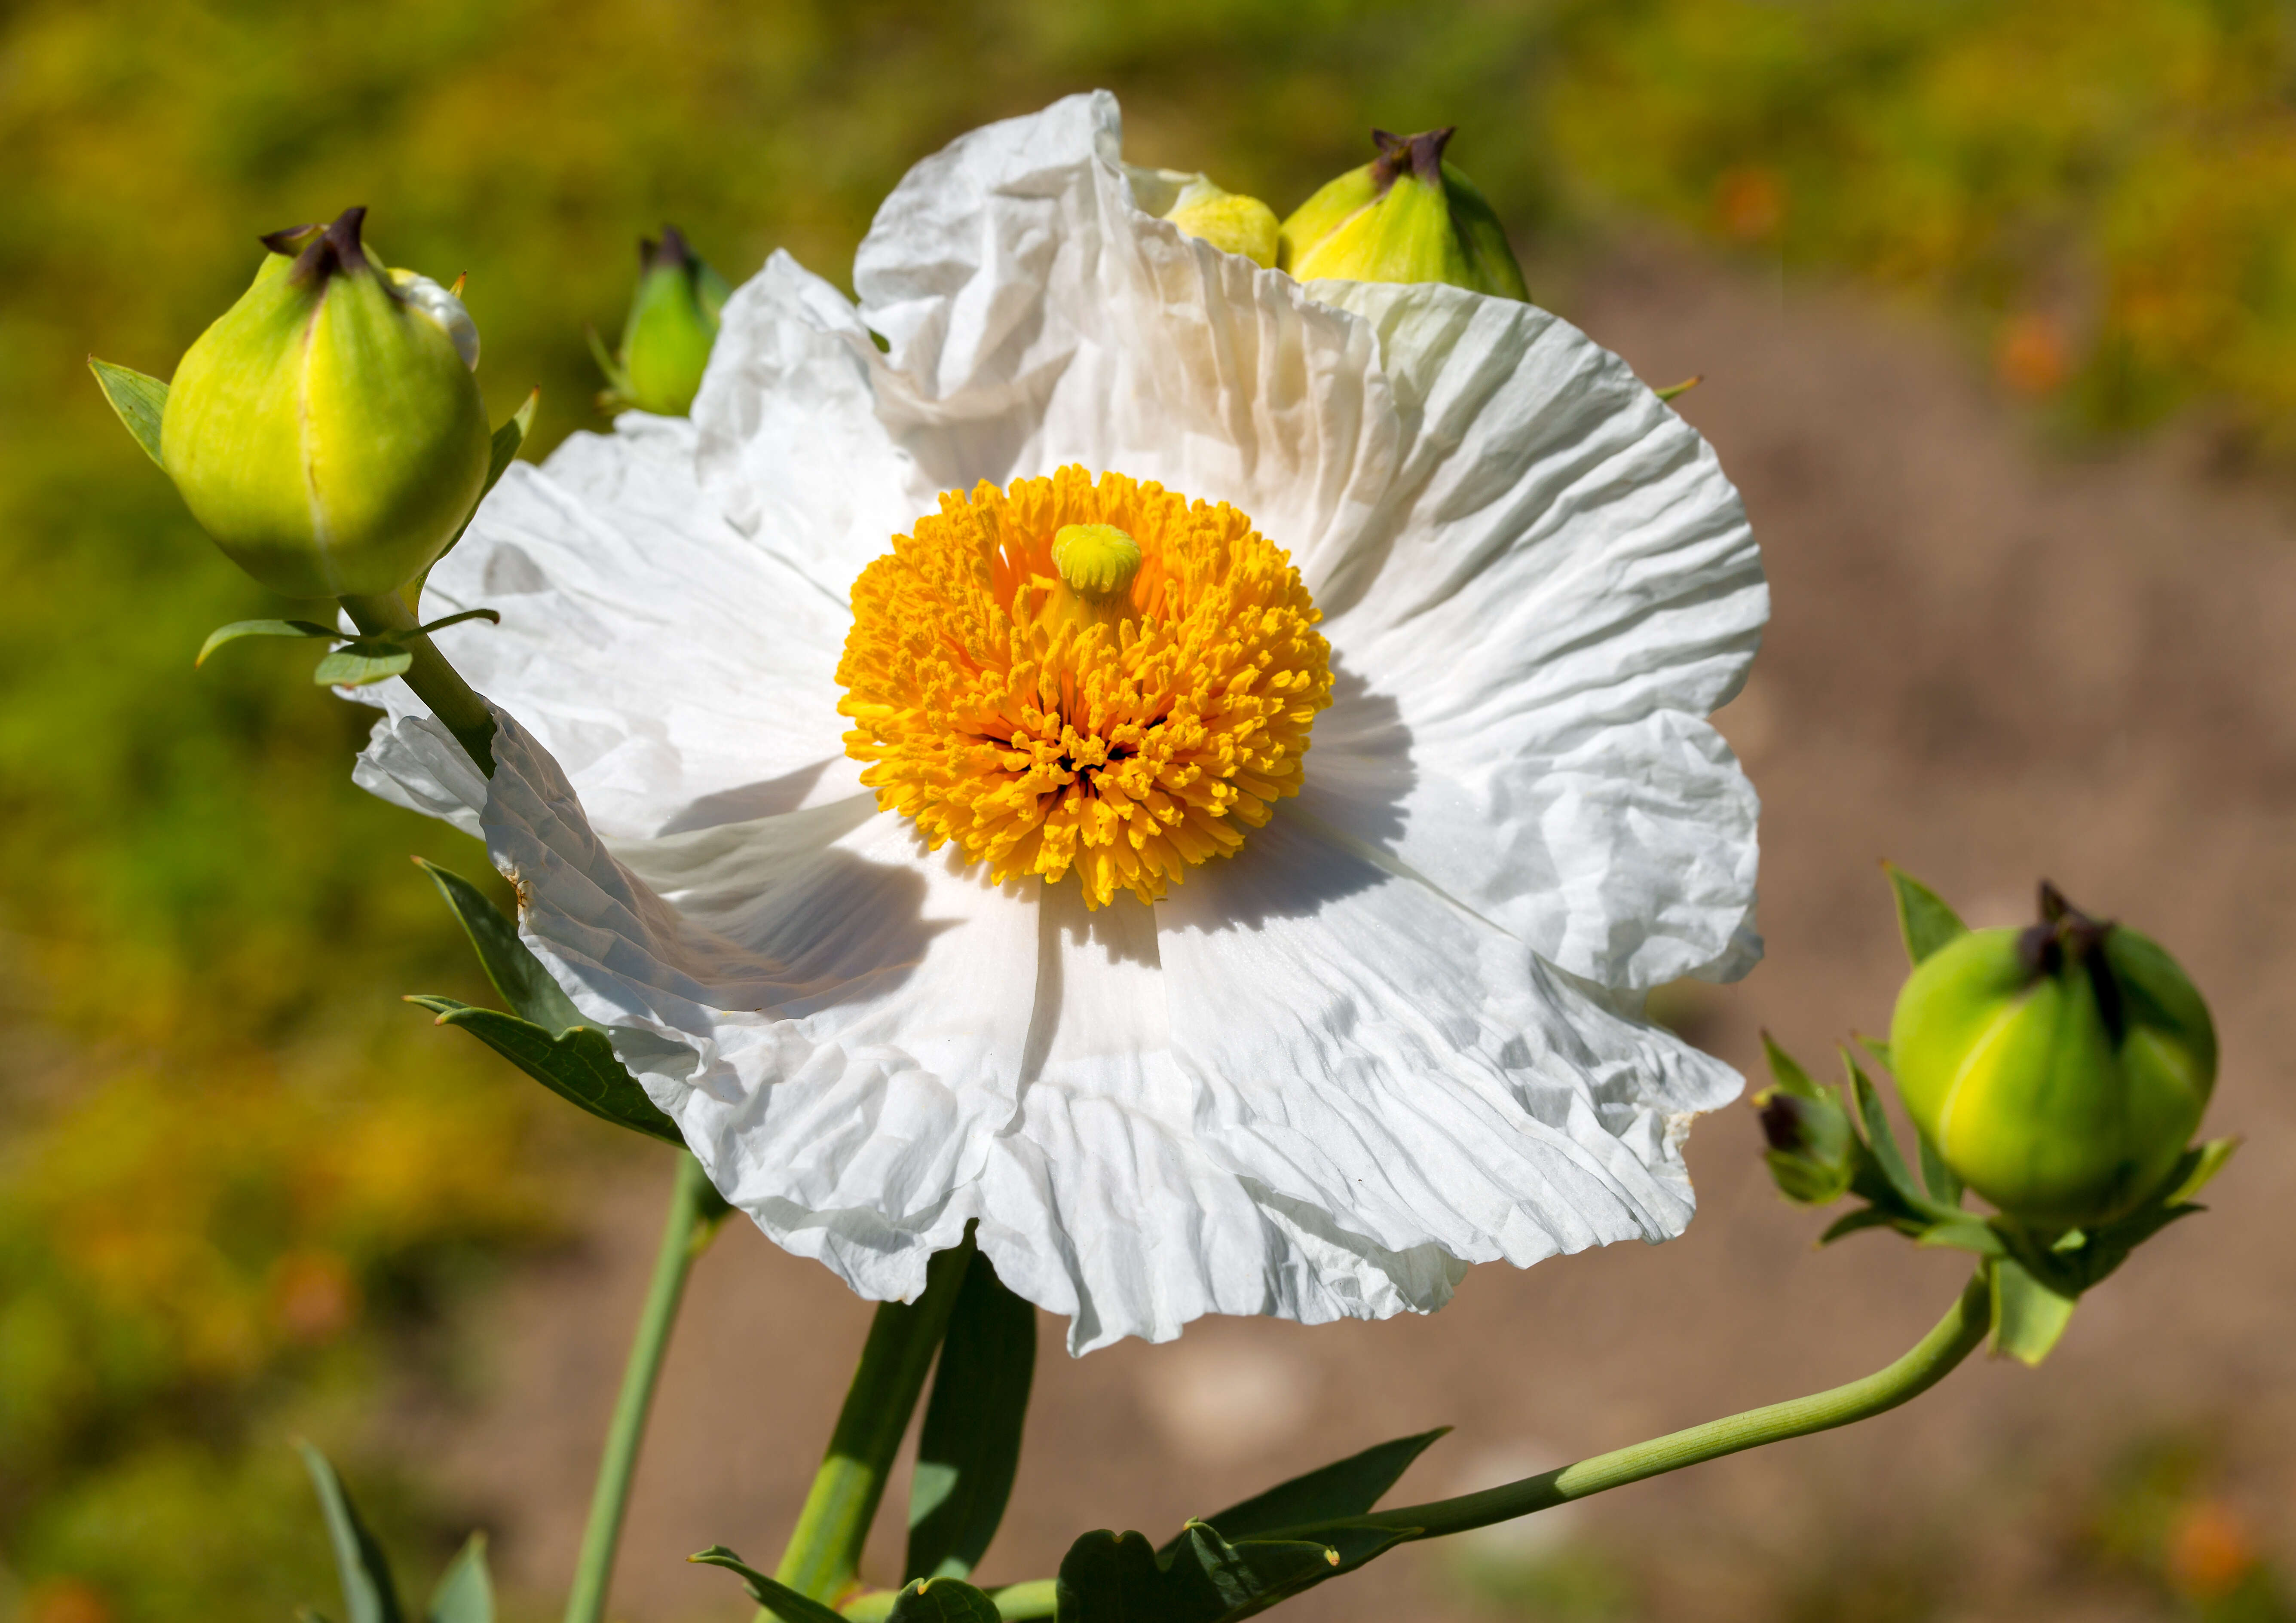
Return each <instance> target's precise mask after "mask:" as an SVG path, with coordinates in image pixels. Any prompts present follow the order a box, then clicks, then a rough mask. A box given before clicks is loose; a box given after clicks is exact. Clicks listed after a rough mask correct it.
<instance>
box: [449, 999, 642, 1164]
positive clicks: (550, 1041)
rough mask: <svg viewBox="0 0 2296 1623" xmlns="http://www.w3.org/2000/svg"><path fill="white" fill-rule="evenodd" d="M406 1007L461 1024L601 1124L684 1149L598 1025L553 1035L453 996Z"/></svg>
mask: <svg viewBox="0 0 2296 1623" xmlns="http://www.w3.org/2000/svg"><path fill="white" fill-rule="evenodd" d="M406 1001H407V1002H408V1003H411V1004H416V1005H417V1006H418V1007H421V1008H425V1009H428V1010H430V1012H432V1013H434V1014H436V1015H437V1016H438V1017H439V1024H440V1025H442V1026H457V1027H460V1028H461V1029H463V1030H465V1031H468V1032H469V1033H470V1034H471V1036H472V1037H477V1038H478V1039H479V1040H480V1042H482V1043H484V1044H485V1045H487V1046H488V1047H489V1048H491V1049H493V1050H494V1051H495V1052H496V1053H498V1054H500V1055H502V1056H503V1058H504V1059H506V1060H508V1061H509V1062H511V1063H512V1064H513V1065H515V1066H517V1067H518V1068H519V1069H520V1070H522V1071H524V1072H526V1074H527V1075H528V1076H529V1077H532V1078H534V1079H535V1080H536V1081H537V1082H539V1083H541V1084H542V1085H543V1086H545V1087H546V1088H548V1089H549V1090H550V1091H551V1092H552V1093H553V1094H557V1095H558V1096H559V1097H560V1098H562V1099H563V1100H565V1101H566V1102H568V1103H570V1104H575V1105H578V1106H580V1107H581V1108H582V1109H583V1110H586V1111H589V1112H590V1114H592V1115H593V1116H595V1117H598V1118H599V1119H602V1120H605V1121H611V1122H612V1123H613V1124H614V1125H615V1126H616V1127H627V1128H629V1129H630V1130H631V1131H632V1132H634V1133H644V1134H645V1135H647V1136H648V1137H650V1138H659V1139H660V1140H661V1141H662V1142H663V1143H670V1144H676V1146H677V1147H678V1148H679V1149H681V1150H682V1149H684V1148H685V1135H684V1134H682V1133H680V1132H679V1131H678V1130H677V1124H676V1122H674V1121H672V1120H671V1119H669V1117H668V1115H666V1114H665V1113H664V1112H663V1111H662V1109H661V1107H660V1105H658V1104H656V1103H655V1102H653V1101H652V1099H649V1098H648V1097H646V1092H645V1089H644V1088H642V1087H640V1086H638V1085H637V1081H636V1078H633V1077H632V1076H631V1075H630V1073H629V1072H628V1071H627V1070H625V1069H624V1068H623V1065H622V1062H621V1060H620V1058H619V1056H617V1055H616V1054H615V1053H614V1045H613V1044H612V1042H611V1041H610V1040H609V1039H608V1038H607V1036H606V1034H605V1033H604V1032H603V1031H601V1030H599V1029H597V1028H596V1027H594V1026H575V1027H572V1028H570V1029H568V1030H566V1031H563V1032H561V1033H559V1034H558V1035H557V1036H554V1037H553V1035H551V1033H549V1032H547V1031H545V1030H544V1029H542V1028H541V1027H540V1026H537V1025H536V1024H535V1023H534V1022H533V1021H524V1020H521V1019H519V1018H518V1017H517V1016H516V1015H514V1014H504V1013H503V1012H500V1011H499V1010H496V1009H474V1008H472V1007H471V1005H470V1004H463V1003H457V1002H455V1000H454V999H453V998H451V997H433V996H428V995H424V994H417V995H415V996H410V997H408V998H407V999H406Z"/></svg>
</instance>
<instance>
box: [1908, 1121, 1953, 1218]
mask: <svg viewBox="0 0 2296 1623" xmlns="http://www.w3.org/2000/svg"><path fill="white" fill-rule="evenodd" d="M1914 1137H1915V1141H1916V1142H1917V1143H1918V1144H1919V1146H1920V1150H1921V1158H1922V1186H1923V1188H1925V1189H1927V1190H1928V1191H1929V1192H1930V1196H1931V1199H1932V1200H1936V1201H1941V1202H1943V1203H1944V1204H1946V1205H1948V1206H1958V1205H1960V1204H1961V1196H1962V1185H1961V1175H1960V1174H1959V1173H1957V1172H1956V1171H1955V1170H1954V1169H1953V1168H1950V1167H1948V1166H1947V1165H1946V1164H1945V1157H1944V1156H1942V1155H1939V1153H1938V1149H1937V1146H1936V1145H1935V1144H1933V1143H1931V1142H1930V1135H1928V1134H1926V1133H1924V1132H1923V1131H1922V1130H1921V1129H1920V1128H1919V1127H1915V1129H1914Z"/></svg>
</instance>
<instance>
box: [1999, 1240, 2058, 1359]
mask: <svg viewBox="0 0 2296 1623" xmlns="http://www.w3.org/2000/svg"><path fill="white" fill-rule="evenodd" d="M2074 1305H2075V1299H2073V1298H2072V1297H2070V1296H2067V1295H2064V1294H2063V1293H2062V1292H2061V1291H2054V1290H2052V1289H2050V1288H2049V1287H2048V1286H2047V1285H2046V1284H2044V1283H2041V1282H2040V1281H2039V1280H2038V1279H2036V1278H2035V1277H2034V1276H2033V1275H2032V1274H2031V1273H2030V1271H2029V1270H2027V1268H2026V1267H2025V1266H2024V1265H2023V1264H2021V1263H2020V1262H2019V1261H2018V1260H2017V1259H2016V1258H2013V1257H2002V1258H1997V1259H1996V1260H1995V1262H1994V1264H1993V1351H1994V1353H1995V1354H1996V1355H1997V1356H2000V1355H2006V1356H2007V1357H2013V1358H2015V1359H2016V1360H2018V1362H2020V1363H2021V1364H2024V1365H2029V1366H2030V1365H2038V1364H2039V1363H2040V1362H2041V1360H2042V1359H2044V1358H2046V1357H2048V1356H2049V1354H2050V1352H2051V1350H2052V1349H2054V1348H2055V1346H2056V1344H2057V1341H2058V1340H2059V1339H2060V1338H2061V1337H2062V1336H2063V1334H2064V1333H2065V1326H2066V1325H2068V1324H2071V1322H2072V1316H2073V1307H2074Z"/></svg>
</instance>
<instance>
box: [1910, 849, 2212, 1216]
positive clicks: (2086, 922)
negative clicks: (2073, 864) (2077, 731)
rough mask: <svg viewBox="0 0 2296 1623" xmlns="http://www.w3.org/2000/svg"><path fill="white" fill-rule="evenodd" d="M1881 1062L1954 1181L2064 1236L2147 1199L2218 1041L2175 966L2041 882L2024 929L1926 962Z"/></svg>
mask: <svg viewBox="0 0 2296 1623" xmlns="http://www.w3.org/2000/svg"><path fill="white" fill-rule="evenodd" d="M1890 1066H1891V1069H1892V1070H1895V1071H1896V1072H1897V1076H1898V1088H1899V1090H1900V1092H1901V1093H1902V1094H1904V1097H1905V1102H1906V1110H1907V1114H1909V1115H1910V1116H1912V1117H1913V1119H1914V1121H1915V1125H1917V1126H1918V1127H1920V1128H1921V1129H1922V1131H1923V1133H1924V1134H1926V1135H1928V1136H1929V1139H1930V1142H1931V1143H1932V1144H1933V1145H1934V1146H1935V1147H1936V1149H1937V1151H1938V1153H1939V1155H1940V1156H1942V1157H1943V1158H1944V1160H1945V1162H1946V1164H1947V1165H1948V1166H1949V1167H1951V1168H1953V1169H1954V1171H1955V1172H1956V1173H1957V1174H1959V1175H1960V1176H1961V1178H1962V1180H1963V1181H1964V1183H1966V1184H1968V1185H1969V1186H1970V1187H1971V1188H1972V1189H1974V1190H1975V1191H1977V1193H1980V1194H1981V1195H1983V1196H1984V1197H1985V1198H1986V1199H1987V1200H1989V1201H1992V1202H1993V1203H1994V1204H1995V1205H1996V1206H1997V1207H1999V1208H2000V1209H2002V1210H2003V1211H2004V1212H2006V1213H2008V1214H2010V1215H2011V1216H2013V1217H2021V1218H2025V1219H2027V1220H2029V1221H2031V1222H2034V1223H2037V1224H2040V1225H2045V1226H2054V1227H2066V1228H2074V1227H2086V1226H2088V1225H2094V1224H2097V1223H2103V1222H2107V1221H2109V1220H2111V1219H2112V1218H2113V1217H2120V1216H2121V1215H2123V1214H2125V1213H2126V1212H2128V1210H2129V1209H2131V1208H2133V1207H2135V1206H2136V1205H2138V1204H2139V1203H2140V1202H2142V1201H2144V1198H2145V1197H2146V1196H2148V1195H2150V1194H2152V1193H2153V1192H2154V1191H2155V1190H2156V1189H2158V1188H2159V1187H2160V1185H2161V1182H2162V1181H2163V1180H2164V1179H2165V1178H2166V1177H2167V1176H2168V1175H2169V1170H2170V1169H2171V1168H2173V1167H2174V1166H2175V1165H2176V1164H2177V1158H2178V1156H2179V1155H2180V1154H2181V1153H2182V1152H2184V1149H2185V1143H2186V1142H2187V1141H2188V1140H2189V1139H2190V1138H2191V1136H2192V1135H2193V1131H2194V1128H2196V1127H2198V1126H2199V1125H2200V1120H2201V1113H2202V1110H2203V1109H2205V1108H2206V1106H2207V1104H2208V1099H2209V1093H2210V1088H2211V1087H2212V1086H2214V1084H2215V1081H2216V1069H2217V1040H2216V1029H2215V1027H2214V1025H2213V1024H2212V1023H2211V1021H2210V1018H2209V1011H2208V1005H2207V1004H2205V1003H2203V1002H2202V999H2201V995H2200V993H2199V992H2198V991H2197V990H2196V989H2194V986H2193V983H2192V982H2191V981H2190V980H2187V979H2186V978H2185V972H2184V971H2183V970H2181V969H2179V968H2178V967H2177V963H2176V961H2175V960H2174V959H2172V958H2171V957H2169V955H2168V954H2167V953H2165V952H2163V951H2162V950H2161V948H2160V947H2158V946H2156V945H2155V944H2154V943H2153V942H2152V941H2150V940H2148V939H2145V938H2144V937H2143V936H2141V935H2138V934H2137V933H2136V931H2135V930H2128V929H2126V928H2123V927H2121V926H2120V925H2117V924H2112V923H2099V922H2096V921H2095V920H2093V919H2089V918H2087V917H2085V916H2084V915H2083V914H2080V913H2079V912H2078V911H2076V910H2075V909H2073V908H2072V907H2071V906H2067V905H2066V902H2065V899H2064V898H2063V897H2062V896H2060V895H2059V894H2058V893H2057V892H2056V890H2055V889H2054V888H2053V887H2051V886H2048V885H2046V884H2045V885H2043V886H2042V888H2041V921H2040V922H2039V923H2038V924H2035V925H2034V926H2032V928H2030V929H2029V930H1972V931H1971V932H1969V933H1967V934H1965V935H1962V936H1959V937H1956V939H1953V940H1952V941H1950V942H1949V943H1948V944H1947V945H1945V946H1944V947H1939V948H1938V949H1937V950H1936V951H1935V952H1933V953H1931V955H1929V956H1928V957H1927V958H1925V959H1923V962H1922V963H1921V966H1920V967H1919V968H1918V969H1916V970H1915V971H1914V973H1913V974H1912V976H1911V977H1910V978H1909V979H1908V980H1907V982H1906V985H1905V988H1904V990H1902V991H1901V992H1900V993H1899V994H1898V1007H1897V1012H1896V1015H1895V1017H1894V1019H1893V1020H1892V1021H1891V1023H1890Z"/></svg>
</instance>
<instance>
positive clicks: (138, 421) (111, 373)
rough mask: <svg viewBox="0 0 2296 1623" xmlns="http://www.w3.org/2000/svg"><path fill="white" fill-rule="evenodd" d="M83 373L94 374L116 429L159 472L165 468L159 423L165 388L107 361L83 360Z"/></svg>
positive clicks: (163, 411) (164, 410) (164, 408)
mask: <svg viewBox="0 0 2296 1623" xmlns="http://www.w3.org/2000/svg"><path fill="white" fill-rule="evenodd" d="M87 369H88V370H89V371H90V372H92V373H95V382H96V387H97V388H99V389H102V390H103V398H105V399H106V400H108V401H110V402H111V409H112V410H113V411H114V412H116V413H118V414H119V422H120V426H121V427H123V428H125V429H126V430H127V431H128V432H129V433H130V434H132V435H134V436H135V443H136V444H137V445H139V446H142V447H143V455H146V456H148V457H150V458H151V459H152V465H153V466H154V467H157V468H159V469H160V471H163V472H164V471H166V469H167V466H168V464H167V463H165V462H163V461H161V460H160V422H161V420H162V419H163V418H165V417H166V416H167V414H168V386H167V385H166V384H165V383H162V382H161V381H160V380H159V379H157V378H153V377H146V376H145V375H144V374H143V373H140V372H136V371H134V370H132V369H131V368H129V367H126V366H115V365H112V364H111V362H110V361H99V360H97V359H96V358H95V357H94V356H92V355H91V356H89V357H87Z"/></svg>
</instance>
